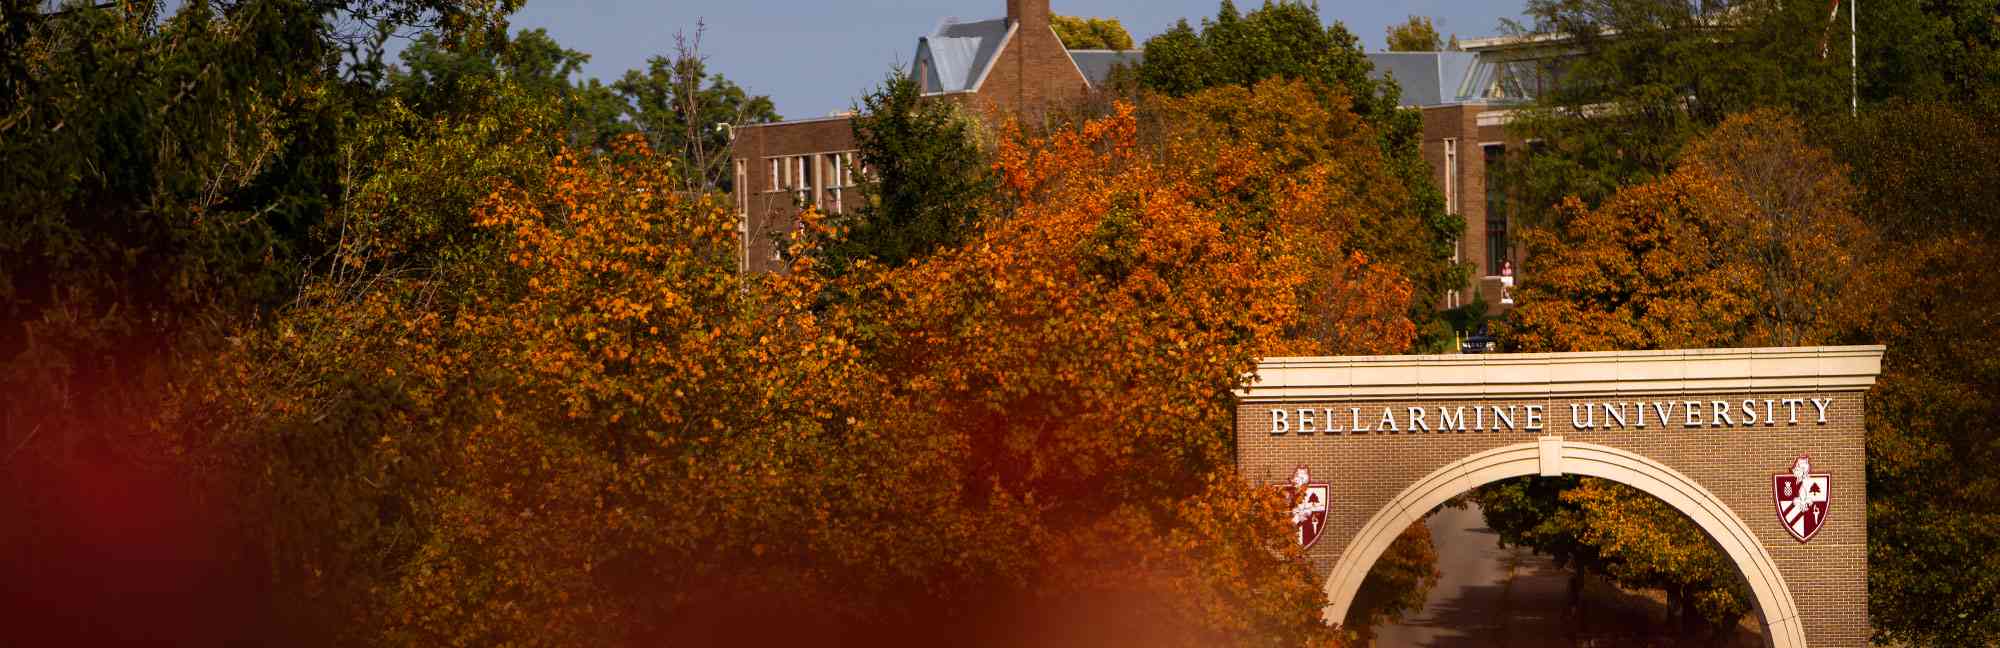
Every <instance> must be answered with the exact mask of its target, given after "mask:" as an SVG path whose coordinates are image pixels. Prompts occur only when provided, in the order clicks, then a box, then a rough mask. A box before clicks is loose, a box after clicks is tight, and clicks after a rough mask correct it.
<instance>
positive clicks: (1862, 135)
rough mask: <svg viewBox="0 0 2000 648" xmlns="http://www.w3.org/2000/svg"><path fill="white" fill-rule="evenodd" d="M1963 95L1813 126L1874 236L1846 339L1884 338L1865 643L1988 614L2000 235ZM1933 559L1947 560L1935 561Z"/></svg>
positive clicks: (1999, 465)
mask: <svg viewBox="0 0 2000 648" xmlns="http://www.w3.org/2000/svg"><path fill="white" fill-rule="evenodd" d="M1981 110H1982V109H1981V108H1980V107H1977V106H1969V105H1965V104H1956V105H1951V104H1940V103H1931V102H1904V101H1900V100H1891V101H1890V102H1888V103H1887V104H1885V105H1884V106H1883V107H1882V108H1881V109H1879V110H1872V111H1867V112H1864V113H1863V114H1862V116H1861V119H1859V120H1856V121H1851V122H1850V121H1846V120H1841V121H1839V122H1834V123H1830V124H1827V125H1826V127H1825V131H1826V133H1825V137H1826V138H1827V139H1828V140H1829V141H1830V142H1832V144H1833V148H1834V149H1835V150H1836V151H1838V152H1839V156H1840V158H1841V160H1842V161H1843V162H1846V163H1847V164H1849V165H1851V166H1852V168H1853V169H1854V178H1855V181H1856V183H1857V184H1858V185H1860V186H1861V188H1862V195H1861V199H1860V200H1859V201H1858V205H1859V206H1858V211H1859V212H1860V213H1861V215H1862V217H1863V218H1864V219H1865V220H1867V221H1868V222H1870V223H1873V224H1875V225H1877V226H1878V227H1879V228H1880V230H1881V232H1882V239H1883V242H1882V247H1881V249H1880V250H1878V251H1877V253H1876V254H1874V255H1872V256H1871V257H1870V258H1869V259H1868V261H1867V263H1866V265H1865V266H1863V270H1862V272H1860V273H1858V274H1859V276H1860V277H1861V279H1862V280H1861V281H1860V282H1859V283H1860V293H1861V294H1860V296H1858V297H1857V298H1856V299H1855V302H1856V303H1857V305H1858V307H1857V308H1855V309H1854V312H1855V314H1857V315H1858V317H1857V318H1856V320H1855V322H1854V323H1853V326H1852V328H1851V329H1850V330H1849V331H1848V332H1847V335H1848V336H1849V339H1850V340H1851V341H1853V342H1857V343H1871V344H1873V343H1879V344H1883V345H1886V346H1887V347H1888V349H1887V351H1886V353H1885V356H1884V358H1883V362H1882V369H1883V373H1882V377H1881V379H1880V382H1878V383H1877V386H1876V388H1875V391H1874V392H1872V393H1871V394H1870V395H1869V399H1868V412H1867V415H1868V420H1867V423H1868V494H1869V500H1868V507H1869V508H1868V561H1869V570H1868V580H1869V587H1868V596H1869V616H1870V617H1871V619H1873V623H1874V626H1875V628H1876V631H1877V637H1878V638H1879V639H1882V640H1885V641H1890V642H1901V643H1907V644H1912V645H1985V644H1991V643H1993V642H1995V641H1996V640H2000V623H1996V620H1995V619H1994V618H1993V615H1991V614H1986V613H1985V612H1984V610H1989V609H1993V608H1994V606H1996V605H2000V559H1996V557H1995V556H1994V555H1993V553H1992V552H1990V551H1986V550H1985V549H1984V548H1985V547H1989V546H1993V545H1994V544H1995V543H2000V505H1996V503H1995V499H1994V498H1993V495H1992V494H1993V493H1996V492H2000V441H1996V438H1995V436H1994V435H1993V434H1992V433H1991V421H1993V420H1994V417H1995V416H2000V411H1996V409H1995V404H1994V402H1993V400H1992V399H1991V398H1990V397H1989V396H1988V395H1989V394H1992V393H1994V392H1995V390H1996V388H2000V369H1996V365H1995V363H1994V362H1993V360H1992V359H1991V357H1990V355H1991V354H1987V353H1985V352H1983V351H1982V350H1981V349H1980V348H1979V345H1977V344H1970V343H1968V342H1967V340H1969V339H1978V338H1980V337H1983V336H1985V335H1987V334H1988V332H1989V331H1990V330H1991V329H1992V328H1993V325H1992V322H1994V321H1996V319H1995V318H1996V317H2000V314H1996V309H1997V308H2000V295H1995V294H1994V287H1995V286H2000V276H1996V269H1995V268H1994V266H1993V265H1992V264H1991V263H1987V262H1986V260H1987V257H1988V254H1987V253H1986V252H1985V250H1989V249H1991V247H1992V246H1993V245H1995V244H1996V243H1995V241H1996V240H2000V218H1995V217H1994V216H1993V212H1992V210H1991V209H1990V208H1989V207H1988V206H1989V205H1991V204H1993V203H1992V201H1993V200H1996V199H2000V198H1996V191H2000V172H1996V169H1995V168H1994V167H1993V166H1992V165H1982V164H1968V163H1967V161H1968V160H1977V159H1980V158H1979V157H1977V156H1978V153H1977V152H1978V151H1983V150H1986V147H1990V146H1996V145H2000V131H1996V130H1995V129H1994V128H1993V126H1992V125H1991V124H1990V122H1989V121H1988V120H1987V119H1985V118H1983V117H1980V116H1979V115H1980V114H1981ZM1937 565H1956V566H1959V568H1955V569H1938V568H1937Z"/></svg>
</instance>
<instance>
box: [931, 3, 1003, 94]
mask: <svg viewBox="0 0 2000 648" xmlns="http://www.w3.org/2000/svg"><path fill="white" fill-rule="evenodd" d="M1013 33H1014V28H1013V25H1011V24H1009V23H1008V20H1007V19H1006V18H995V19H992V20H981V21H977V22H959V21H958V19H957V18H946V19H944V21H943V22H940V23H938V26H937V29H935V30H932V31H931V35H929V36H925V37H923V38H920V39H917V60H916V65H915V67H917V68H918V69H921V70H923V73H924V79H923V81H924V90H925V91H926V92H930V93H942V92H969V91H972V90H978V89H979V84H980V82H982V81H985V80H986V71H987V70H988V69H990V68H992V67H993V60H994V59H995V58H998V57H999V54H1000V49H1001V48H1002V47H1004V46H1006V44H1007V40H1008V37H1009V36H1011V35H1012V34H1013Z"/></svg>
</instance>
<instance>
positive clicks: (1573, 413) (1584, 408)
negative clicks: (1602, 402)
mask: <svg viewBox="0 0 2000 648" xmlns="http://www.w3.org/2000/svg"><path fill="white" fill-rule="evenodd" d="M1569 424H1570V427H1574V428H1576V429H1579V430H1588V429H1591V428H1594V427H1597V410H1595V409H1592V408H1591V407H1590V404H1589V403H1584V404H1582V405H1578V404H1576V403H1570V404H1569Z"/></svg>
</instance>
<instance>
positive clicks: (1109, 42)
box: [1049, 16, 1132, 50]
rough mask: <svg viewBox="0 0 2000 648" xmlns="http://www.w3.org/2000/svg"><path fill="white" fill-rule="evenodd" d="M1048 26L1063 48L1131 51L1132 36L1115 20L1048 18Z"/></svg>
mask: <svg viewBox="0 0 2000 648" xmlns="http://www.w3.org/2000/svg"><path fill="white" fill-rule="evenodd" d="M1049 26H1051V27H1054V28H1055V30H1056V37H1057V38H1060V39H1062V44H1063V47H1065V48H1068V49H1073V50H1091V49H1098V50H1129V49H1132V34H1131V33H1130V32H1127V31H1125V26H1124V25H1122V24H1119V23H1118V19H1117V18H1079V17H1075V16H1050V17H1049Z"/></svg>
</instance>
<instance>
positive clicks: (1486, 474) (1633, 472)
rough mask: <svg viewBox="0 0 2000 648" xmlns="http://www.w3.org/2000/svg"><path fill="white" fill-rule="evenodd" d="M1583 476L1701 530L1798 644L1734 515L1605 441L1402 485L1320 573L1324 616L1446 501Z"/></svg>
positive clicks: (1770, 631)
mask: <svg viewBox="0 0 2000 648" xmlns="http://www.w3.org/2000/svg"><path fill="white" fill-rule="evenodd" d="M1564 474H1570V475H1583V476H1589V477H1598V478H1602V479H1607V480H1610V481H1614V482H1617V483H1621V484H1624V485H1626V486H1630V487H1632V488H1634V489H1637V490H1639V491H1641V492H1644V493H1646V494H1648V495H1651V496H1653V497H1655V498H1658V499H1659V500H1660V501H1661V502H1664V503H1666V504H1667V505H1668V506H1671V507H1672V508H1674V509H1675V510H1677V511H1679V512H1680V513H1681V514H1682V515H1685V516H1687V518H1688V519H1689V520H1690V521H1692V522H1694V523H1695V525H1696V526H1698V527H1700V528H1701V529H1702V531H1703V532H1704V533H1707V534H1708V536H1709V538H1710V539H1712V540H1713V541H1714V542H1715V544H1716V546H1717V547H1718V548H1720V549H1721V550H1722V552H1723V553H1724V555H1726V556H1727V557H1728V559H1729V560H1730V561H1731V562H1732V563H1734V564H1735V566H1736V568H1737V570H1738V572H1739V573H1740V574H1741V575H1742V576H1743V579H1744V580H1745V582H1746V583H1747V584H1748V586H1749V588H1750V593H1751V599H1752V601H1753V603H1754V607H1755V610H1756V612H1757V614H1758V618H1759V621H1760V622H1761V624H1762V625H1763V626H1764V633H1763V635H1764V638H1765V641H1766V642H1767V644H1768V645H1771V646H1804V645H1805V639H1804V638H1805V632H1804V627H1803V624H1802V621H1801V619H1800V618H1799V616H1798V613H1797V607H1796V603H1795V601H1793V599H1792V596H1791V593H1790V589H1789V588H1787V587H1786V585H1785V582H1784V578H1783V576H1782V575H1781V574H1780V572H1779V570H1778V567H1777V565H1776V563H1775V562H1774V561H1773V559H1772V557H1771V556H1770V554H1769V553H1768V552H1767V551H1765V549H1764V547H1763V545H1762V544H1760V543H1759V542H1758V539H1757V537H1756V536H1755V534H1753V533H1752V532H1751V530H1750V528H1749V527H1748V525H1746V524H1745V523H1744V522H1743V520H1742V519H1740V518H1739V517H1737V516H1736V515H1735V513H1733V512H1732V511H1731V510H1730V509H1729V508H1728V507H1727V506H1726V505H1724V504H1723V502H1722V500H1721V499H1720V498H1718V497H1716V496H1715V495H1714V494H1713V493H1711V492H1709V491H1708V489H1706V488H1704V487H1702V486H1701V485H1700V484H1699V483H1696V482H1695V481H1694V480H1693V479H1690V478H1688V477H1687V476H1685V475H1683V474H1681V473H1680V472H1678V471H1675V470H1673V469H1672V468H1669V467H1667V466H1665V465H1663V464H1660V463H1659V462H1656V461H1653V460H1651V459H1648V458H1646V457H1643V456H1640V455H1638V454H1635V453H1632V452H1629V451H1625V450H1620V449H1617V448H1611V447H1607V446H1601V445H1595V444H1589V443H1581V442H1573V441H1564V440H1563V439H1562V438H1560V437H1543V438H1541V439H1539V440H1537V441H1535V442H1531V443H1522V444H1516V445H1510V446H1504V447H1500V448H1494V449H1491V450H1486V451H1483V452H1479V453H1475V454H1473V455H1471V456H1468V457H1465V458H1463V459H1460V460H1458V461H1456V462H1453V463H1450V464H1448V465H1446V466H1444V467H1442V468H1439V469H1438V470H1436V471H1434V472H1432V473H1431V474H1430V475H1428V476H1426V477H1424V478H1422V479H1419V480H1417V481H1416V482H1415V483H1413V484H1411V485H1410V486H1409V487H1408V488H1405V489H1403V490H1402V491H1401V492H1400V493H1398V494H1397V495H1396V496H1395V497H1393V498H1391V499H1390V501H1389V503H1388V504H1387V505H1385V506H1384V507H1382V508H1381V509H1380V510H1379V511H1377V512H1376V513H1375V515H1374V516H1373V517H1371V518H1370V519H1369V520H1368V521H1367V522H1366V523H1365V524H1364V525H1363V526H1362V527H1361V528H1360V530H1359V531H1358V532H1357V533H1356V534H1355V535H1354V537H1353V540H1352V541H1351V542H1350V543H1349V544H1348V545H1347V547H1346V549H1345V550H1344V551H1343V552H1342V553H1341V555H1340V557H1339V559H1338V560H1337V562H1336V563H1335V564H1334V568H1333V571H1332V573H1331V575H1330V576H1329V577H1328V579H1327V584H1326V592H1327V595H1328V599H1329V600H1330V601H1331V602H1332V604H1331V605H1329V606H1328V607H1327V608H1326V610H1325V611H1324V616H1325V619H1326V620H1327V622H1329V623H1337V622H1339V621H1341V620H1342V619H1344V618H1345V617H1346V615H1347V612H1348V608H1349V606H1350V605H1351V604H1352V603H1353V601H1354V598H1355V595H1356V593H1357V592H1358V591H1359V590H1360V587H1361V584H1362V582H1363V580H1364V579H1365V578H1366V577H1367V575H1368V571H1369V569H1370V568H1371V567H1372V566H1373V565H1374V564H1375V562H1376V560H1377V559H1379V558H1380V557H1381V555H1382V553H1383V552H1384V551H1385V550H1387V549H1388V547H1389V545H1390V544H1391V543H1392V542H1393V541H1394V540H1395V538H1396V536H1397V535H1398V534H1400V533H1401V532H1402V531H1403V530H1404V529H1405V528H1407V527H1408V526H1409V525H1411V524H1413V523H1419V522H1421V521H1422V520H1423V518H1424V516H1425V515H1427V514H1429V513H1430V512H1431V511H1432V510H1433V509H1434V508H1436V507H1437V506H1439V505H1441V504H1443V503H1445V502H1446V501H1447V500H1450V499H1451V498H1453V497H1455V496H1457V495H1459V494H1461V493H1465V492H1468V491H1471V490H1473V489H1475V488H1477V487H1479V486H1483V485H1486V484H1490V483H1494V482H1497V481H1500V480H1504V479H1509V478H1514V477H1523V476H1535V475H1542V476H1555V475H1564Z"/></svg>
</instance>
